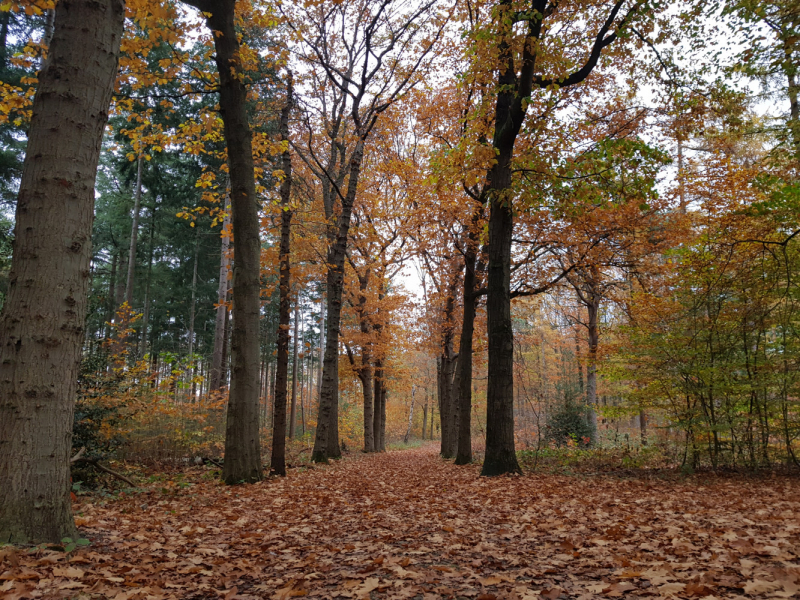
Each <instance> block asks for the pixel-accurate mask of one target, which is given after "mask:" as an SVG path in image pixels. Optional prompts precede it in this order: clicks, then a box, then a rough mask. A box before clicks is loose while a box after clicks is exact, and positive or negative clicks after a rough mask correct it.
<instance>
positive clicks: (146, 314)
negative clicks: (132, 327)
mask: <svg viewBox="0 0 800 600" xmlns="http://www.w3.org/2000/svg"><path fill="white" fill-rule="evenodd" d="M155 227H156V211H155V204H154V205H153V213H152V214H151V215H150V252H149V259H148V261H147V284H146V285H145V288H144V315H143V316H142V338H141V349H140V350H139V356H140V357H142V358H144V355H145V354H147V329H148V327H149V325H150V286H151V283H152V279H153V253H154V250H155V246H154V245H153V235H154V233H155Z"/></svg>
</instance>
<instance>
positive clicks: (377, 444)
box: [372, 359, 383, 452]
mask: <svg viewBox="0 0 800 600" xmlns="http://www.w3.org/2000/svg"><path fill="white" fill-rule="evenodd" d="M382 381H383V363H382V362H381V360H380V359H375V370H374V373H373V377H372V388H373V392H372V448H373V451H374V452H380V451H381V382H382Z"/></svg>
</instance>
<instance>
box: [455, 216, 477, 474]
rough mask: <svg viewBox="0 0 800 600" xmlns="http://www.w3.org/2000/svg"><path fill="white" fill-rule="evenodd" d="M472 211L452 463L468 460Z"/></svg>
mask: <svg viewBox="0 0 800 600" xmlns="http://www.w3.org/2000/svg"><path fill="white" fill-rule="evenodd" d="M482 212H483V211H482V210H481V211H480V212H478V211H476V213H475V214H476V218H473V222H472V226H473V227H471V228H470V231H469V233H468V236H467V247H466V252H465V253H464V315H463V318H462V320H461V340H460V341H459V348H458V363H457V365H456V382H455V386H456V390H455V394H456V402H457V404H458V440H457V449H456V464H457V465H468V464H469V463H471V462H472V418H471V417H472V338H473V334H474V331H475V302H476V300H477V297H476V296H475V265H476V263H477V258H478V233H477V231H475V227H476V226H477V224H478V222H479V221H480V217H481V213H482Z"/></svg>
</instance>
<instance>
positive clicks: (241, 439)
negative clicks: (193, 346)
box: [186, 0, 261, 484]
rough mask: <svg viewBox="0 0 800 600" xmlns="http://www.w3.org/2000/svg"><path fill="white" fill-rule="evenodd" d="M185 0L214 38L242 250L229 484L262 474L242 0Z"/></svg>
mask: <svg viewBox="0 0 800 600" xmlns="http://www.w3.org/2000/svg"><path fill="white" fill-rule="evenodd" d="M186 3H187V4H189V5H191V6H194V7H195V8H197V9H199V10H200V11H202V13H203V15H204V16H205V19H206V25H207V26H208V28H209V30H210V31H211V32H212V37H213V39H214V48H215V50H216V54H215V60H216V63H217V72H218V74H219V105H220V112H221V113H222V121H223V132H224V135H225V145H226V147H227V151H228V169H229V171H230V189H231V213H232V214H231V220H232V222H233V235H234V246H235V249H234V257H233V311H232V312H233V315H232V316H233V324H232V328H231V389H230V394H229V397H228V411H227V421H226V425H225V463H224V467H223V470H222V477H223V479H224V480H225V483H227V484H235V483H240V482H248V483H249V482H255V481H259V480H260V479H261V443H260V440H259V410H258V408H259V404H258V399H259V367H260V363H259V356H258V348H259V344H258V342H259V340H258V333H259V326H258V324H259V316H260V311H261V301H260V294H261V242H260V239H259V219H258V199H257V197H256V181H255V164H254V162H253V136H252V131H251V129H250V123H249V121H248V118H247V86H246V84H245V81H244V72H243V65H242V56H241V48H240V45H239V39H238V37H237V34H236V14H235V13H236V0H218V1H216V2H214V1H211V0H186Z"/></svg>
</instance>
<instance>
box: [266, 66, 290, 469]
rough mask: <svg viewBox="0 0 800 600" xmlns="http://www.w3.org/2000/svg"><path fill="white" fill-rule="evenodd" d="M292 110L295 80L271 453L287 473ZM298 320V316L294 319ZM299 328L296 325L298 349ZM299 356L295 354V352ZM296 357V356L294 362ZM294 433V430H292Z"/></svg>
mask: <svg viewBox="0 0 800 600" xmlns="http://www.w3.org/2000/svg"><path fill="white" fill-rule="evenodd" d="M291 110H292V82H291V79H290V80H289V83H288V85H287V89H286V105H285V106H284V107H283V110H281V123H280V133H281V137H282V138H283V141H284V142H285V144H286V149H285V150H284V151H283V155H282V163H283V164H282V165H281V167H282V170H283V181H281V189H280V194H281V241H280V254H279V264H280V267H279V270H280V275H279V277H280V284H279V285H280V291H279V294H280V300H279V308H278V335H277V350H278V357H277V363H276V365H275V368H276V371H275V394H274V396H273V398H274V407H273V414H274V418H273V422H272V423H273V425H272V455H271V457H270V471H273V472H274V473H276V474H277V475H283V476H285V475H286V389H287V385H288V370H289V321H290V320H291V314H290V313H291V306H290V304H291V292H292V282H291V264H290V250H291V246H290V244H291V233H292V231H291V226H292V214H293V212H294V211H293V210H292V207H291V205H290V201H291V194H292V157H291V154H290V153H289V114H290V112H291ZM296 322H297V320H296V319H295V323H296ZM296 336H297V328H296V327H295V349H296V348H297V342H296ZM295 356H296V355H295ZM296 364H297V361H296V360H295V365H296ZM292 413H293V414H292V421H291V425H290V426H291V428H292V430H293V429H294V411H292ZM290 435H291V436H292V437H294V431H291V432H290Z"/></svg>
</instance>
